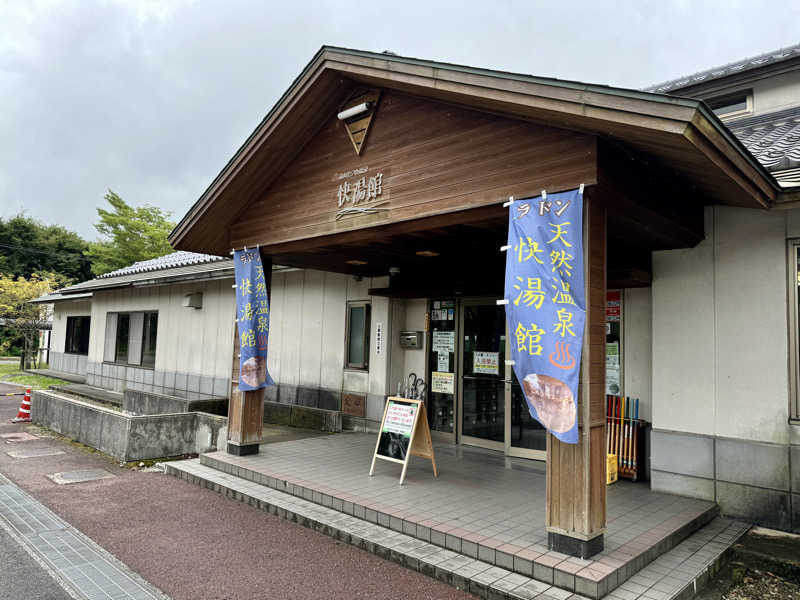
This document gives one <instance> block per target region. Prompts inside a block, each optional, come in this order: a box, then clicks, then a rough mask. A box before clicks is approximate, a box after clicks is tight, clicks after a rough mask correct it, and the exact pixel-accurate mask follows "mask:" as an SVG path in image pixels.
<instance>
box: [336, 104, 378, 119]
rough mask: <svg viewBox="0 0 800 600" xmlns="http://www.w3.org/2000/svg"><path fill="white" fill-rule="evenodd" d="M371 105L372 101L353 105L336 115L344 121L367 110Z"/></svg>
mask: <svg viewBox="0 0 800 600" xmlns="http://www.w3.org/2000/svg"><path fill="white" fill-rule="evenodd" d="M371 106H372V103H371V102H362V103H361V104H356V105H355V106H351V107H350V108H348V109H346V110H343V111H342V112H340V113H339V114H338V115H336V116H337V117H338V118H339V120H340V121H344V120H346V119H349V118H350V117H355V116H356V115H360V114H361V113H365V112H367V111H368V110H369V109H370V107H371Z"/></svg>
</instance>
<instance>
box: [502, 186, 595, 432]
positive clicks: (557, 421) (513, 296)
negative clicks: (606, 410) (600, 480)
mask: <svg viewBox="0 0 800 600" xmlns="http://www.w3.org/2000/svg"><path fill="white" fill-rule="evenodd" d="M508 246H509V248H508V249H507V254H506V284H505V298H506V299H508V304H507V305H506V318H507V319H508V328H509V335H510V336H511V358H512V359H513V360H514V374H515V375H516V376H517V380H518V381H519V384H520V386H521V387H522V391H523V393H524V396H525V400H526V401H527V404H528V410H529V411H530V413H531V416H532V417H533V418H534V419H536V420H537V421H539V422H540V423H541V424H542V425H543V426H544V427H545V428H546V429H547V430H548V431H550V433H552V434H553V435H554V436H556V437H557V438H558V439H559V440H561V441H562V442H567V443H569V444H576V443H578V382H579V379H580V369H581V348H582V347H583V329H584V325H585V323H586V294H585V290H584V265H583V193H582V190H572V191H569V192H561V193H558V194H547V195H546V197H542V196H538V197H536V198H529V199H527V200H517V201H515V202H513V203H512V204H511V206H510V208H509V217H508Z"/></svg>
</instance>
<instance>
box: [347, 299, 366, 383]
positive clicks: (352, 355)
mask: <svg viewBox="0 0 800 600" xmlns="http://www.w3.org/2000/svg"><path fill="white" fill-rule="evenodd" d="M369 313H370V304H369V302H348V303H347V330H346V331H347V340H346V346H345V365H346V366H347V368H348V369H368V368H369V316H370V314H369Z"/></svg>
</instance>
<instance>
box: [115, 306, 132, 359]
mask: <svg viewBox="0 0 800 600" xmlns="http://www.w3.org/2000/svg"><path fill="white" fill-rule="evenodd" d="M130 333H131V316H130V315H129V314H127V313H122V314H120V315H117V349H116V351H115V352H114V362H118V363H126V362H128V346H129V345H130Z"/></svg>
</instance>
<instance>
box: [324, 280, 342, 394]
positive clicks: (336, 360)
mask: <svg viewBox="0 0 800 600" xmlns="http://www.w3.org/2000/svg"><path fill="white" fill-rule="evenodd" d="M348 279H349V277H347V276H346V275H340V274H338V273H325V287H324V298H323V304H322V313H323V319H322V340H321V344H320V349H321V353H322V355H321V357H320V369H321V374H320V385H321V387H323V388H325V389H329V390H340V389H342V370H343V368H344V343H345V321H346V319H347V280H348Z"/></svg>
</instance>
